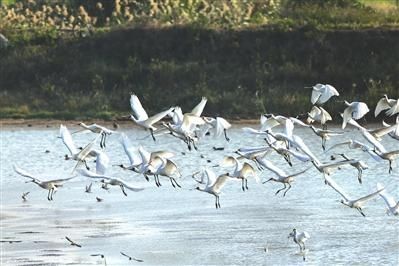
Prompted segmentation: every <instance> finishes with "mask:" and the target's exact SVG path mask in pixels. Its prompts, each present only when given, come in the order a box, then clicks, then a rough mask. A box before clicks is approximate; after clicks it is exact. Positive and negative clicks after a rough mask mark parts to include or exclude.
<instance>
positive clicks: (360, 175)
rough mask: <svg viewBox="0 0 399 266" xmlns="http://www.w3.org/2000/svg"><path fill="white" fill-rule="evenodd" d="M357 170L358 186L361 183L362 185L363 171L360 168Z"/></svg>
mask: <svg viewBox="0 0 399 266" xmlns="http://www.w3.org/2000/svg"><path fill="white" fill-rule="evenodd" d="M357 170H358V174H357V180H358V181H359V184H361V183H362V173H363V170H362V168H358V169H357Z"/></svg>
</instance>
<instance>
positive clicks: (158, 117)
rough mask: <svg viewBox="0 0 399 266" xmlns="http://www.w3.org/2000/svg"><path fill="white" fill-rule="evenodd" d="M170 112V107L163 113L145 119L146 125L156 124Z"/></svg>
mask: <svg viewBox="0 0 399 266" xmlns="http://www.w3.org/2000/svg"><path fill="white" fill-rule="evenodd" d="M172 111H173V108H172V107H171V108H169V109H168V110H165V111H163V112H160V113H158V114H155V115H153V116H151V117H150V118H148V119H147V121H146V124H148V125H152V124H155V123H156V122H158V121H159V120H161V119H162V118H164V117H165V116H166V115H168V114H169V113H170V112H172Z"/></svg>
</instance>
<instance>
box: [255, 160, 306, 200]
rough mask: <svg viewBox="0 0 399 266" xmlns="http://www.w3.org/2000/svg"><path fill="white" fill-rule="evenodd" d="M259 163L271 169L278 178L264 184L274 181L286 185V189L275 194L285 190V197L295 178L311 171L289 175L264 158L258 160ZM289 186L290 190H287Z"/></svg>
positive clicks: (270, 179)
mask: <svg viewBox="0 0 399 266" xmlns="http://www.w3.org/2000/svg"><path fill="white" fill-rule="evenodd" d="M257 161H258V163H259V164H260V165H262V166H264V167H265V168H267V169H269V170H270V171H272V172H273V173H275V174H276V175H277V176H278V178H277V179H276V178H273V177H271V178H269V179H268V180H267V181H265V182H263V184H264V183H267V182H269V181H274V182H279V183H282V184H283V185H284V187H283V188H282V189H279V190H277V192H276V193H275V195H277V194H278V193H279V192H280V191H282V190H285V189H286V190H285V191H284V194H283V196H285V194H287V192H288V190H290V189H291V183H292V182H293V181H294V178H295V177H296V176H298V175H301V174H303V173H305V172H306V171H307V170H309V168H307V169H305V170H303V171H300V172H298V173H294V174H290V175H289V174H287V173H285V172H284V171H283V170H282V169H280V168H278V167H277V166H275V165H274V164H273V163H272V162H270V161H268V160H266V159H264V158H257ZM287 185H288V188H287Z"/></svg>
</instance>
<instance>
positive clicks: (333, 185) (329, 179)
mask: <svg viewBox="0 0 399 266" xmlns="http://www.w3.org/2000/svg"><path fill="white" fill-rule="evenodd" d="M324 178H325V181H326V183H327V185H329V186H330V187H331V188H332V189H334V190H335V191H336V192H338V193H339V194H340V195H341V196H342V197H343V198H344V199H345V200H350V199H349V196H348V195H347V194H346V193H345V191H344V190H343V189H342V188H341V187H340V186H339V185H338V184H337V183H336V182H335V181H334V179H332V177H330V176H329V175H324Z"/></svg>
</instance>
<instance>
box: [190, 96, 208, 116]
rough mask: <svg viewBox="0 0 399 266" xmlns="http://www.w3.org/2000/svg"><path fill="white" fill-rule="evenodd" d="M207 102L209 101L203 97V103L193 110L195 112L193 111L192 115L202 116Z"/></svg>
mask: <svg viewBox="0 0 399 266" xmlns="http://www.w3.org/2000/svg"><path fill="white" fill-rule="evenodd" d="M207 101H208V99H207V98H205V97H202V99H201V102H200V103H199V104H198V105H197V106H195V107H194V108H193V110H192V111H191V114H193V115H194V116H201V114H202V111H204V108H205V105H206V102H207Z"/></svg>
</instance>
